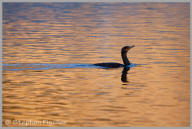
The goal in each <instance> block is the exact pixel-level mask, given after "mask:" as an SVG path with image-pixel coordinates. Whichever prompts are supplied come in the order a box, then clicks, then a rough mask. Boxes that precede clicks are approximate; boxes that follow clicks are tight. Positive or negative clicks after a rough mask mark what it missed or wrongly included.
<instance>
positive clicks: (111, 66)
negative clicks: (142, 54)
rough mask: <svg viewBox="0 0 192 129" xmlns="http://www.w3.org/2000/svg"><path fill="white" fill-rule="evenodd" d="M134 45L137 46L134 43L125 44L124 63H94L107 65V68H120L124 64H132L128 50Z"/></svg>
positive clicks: (122, 54)
mask: <svg viewBox="0 0 192 129" xmlns="http://www.w3.org/2000/svg"><path fill="white" fill-rule="evenodd" d="M133 47H135V46H134V45H132V46H125V47H123V48H122V49H121V57H122V60H123V63H124V64H120V63H114V62H109V63H96V64H94V65H96V66H101V67H105V68H119V67H124V66H127V65H130V62H129V59H128V57H127V52H128V51H129V50H130V49H131V48H133Z"/></svg>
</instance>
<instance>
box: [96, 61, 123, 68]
mask: <svg viewBox="0 0 192 129" xmlns="http://www.w3.org/2000/svg"><path fill="white" fill-rule="evenodd" d="M94 65H96V66H101V67H107V68H119V67H123V66H124V65H123V64H120V63H113V62H109V63H97V64H94Z"/></svg>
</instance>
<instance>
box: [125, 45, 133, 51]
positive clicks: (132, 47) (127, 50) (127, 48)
mask: <svg viewBox="0 0 192 129" xmlns="http://www.w3.org/2000/svg"><path fill="white" fill-rule="evenodd" d="M133 47H135V45H132V46H130V47H129V48H127V51H129V50H130V49H131V48H133Z"/></svg>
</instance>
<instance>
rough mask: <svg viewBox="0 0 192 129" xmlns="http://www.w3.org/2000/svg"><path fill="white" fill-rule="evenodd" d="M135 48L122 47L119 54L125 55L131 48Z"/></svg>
mask: <svg viewBox="0 0 192 129" xmlns="http://www.w3.org/2000/svg"><path fill="white" fill-rule="evenodd" d="M133 47H135V45H131V46H124V47H123V48H122V49H121V52H122V53H127V52H128V51H129V50H130V49H131V48H133Z"/></svg>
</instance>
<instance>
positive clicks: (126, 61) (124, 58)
mask: <svg viewBox="0 0 192 129" xmlns="http://www.w3.org/2000/svg"><path fill="white" fill-rule="evenodd" d="M121 57H122V60H123V63H124V65H130V62H129V59H128V58H127V53H121Z"/></svg>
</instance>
